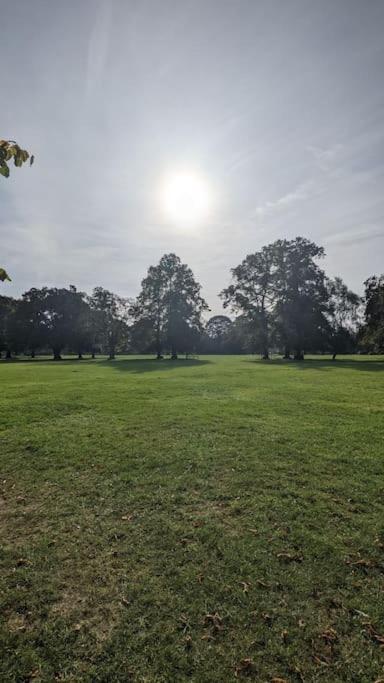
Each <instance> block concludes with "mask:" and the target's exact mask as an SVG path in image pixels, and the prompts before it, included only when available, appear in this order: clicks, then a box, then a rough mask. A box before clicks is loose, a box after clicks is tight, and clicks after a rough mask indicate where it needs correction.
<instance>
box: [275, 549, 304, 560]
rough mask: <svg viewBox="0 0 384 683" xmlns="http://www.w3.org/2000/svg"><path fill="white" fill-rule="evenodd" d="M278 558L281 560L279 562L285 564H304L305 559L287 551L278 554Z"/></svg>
mask: <svg viewBox="0 0 384 683" xmlns="http://www.w3.org/2000/svg"><path fill="white" fill-rule="evenodd" d="M277 557H278V558H279V560H282V561H283V562H302V561H303V559H304V558H303V556H302V555H297V554H294V553H288V552H285V551H283V552H281V553H277Z"/></svg>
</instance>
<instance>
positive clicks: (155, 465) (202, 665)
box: [0, 357, 384, 683]
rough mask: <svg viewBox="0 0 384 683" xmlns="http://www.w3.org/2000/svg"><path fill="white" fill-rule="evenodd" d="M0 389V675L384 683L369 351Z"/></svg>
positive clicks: (3, 376) (71, 367) (61, 371)
mask: <svg viewBox="0 0 384 683" xmlns="http://www.w3.org/2000/svg"><path fill="white" fill-rule="evenodd" d="M0 381H1V384H0V386H1V398H0V462H1V491H0V496H1V497H0V520H1V522H0V524H1V528H0V533H1V539H2V550H1V557H0V559H1V590H0V596H1V597H0V600H1V612H2V626H1V629H0V648H1V655H2V656H1V657H0V660H1V663H0V680H1V681H29V680H31V681H55V680H59V681H89V682H96V681H100V682H101V681H103V682H109V681H111V682H115V681H138V682H143V683H144V682H150V683H152V682H154V683H155V682H156V683H160V682H161V683H174V682H179V681H187V680H191V681H196V682H199V683H200V682H201V683H203V682H204V683H223V682H226V681H235V680H236V679H237V678H238V679H240V680H241V679H242V678H243V677H244V679H245V680H246V677H247V676H248V678H249V679H250V680H255V681H257V682H259V683H260V682H261V683H264V682H266V683H270V682H271V681H272V680H273V679H274V678H281V679H285V680H286V681H289V682H292V683H296V682H298V683H300V681H304V682H305V683H308V682H310V681H324V682H326V683H337V682H339V681H345V682H348V683H351V682H355V683H365V682H367V683H373V681H376V680H377V679H381V678H384V661H383V660H384V658H383V648H382V647H381V645H382V644H383V643H384V598H383V587H384V586H383V584H384V581H383V579H384V514H383V513H384V496H383V482H384V476H383V475H384V457H383V456H384V438H383V437H384V400H383V399H384V362H383V359H382V358H381V359H380V358H377V357H376V358H373V357H365V358H360V359H359V358H355V359H346V358H344V359H340V360H339V361H336V362H334V363H332V362H330V361H328V360H307V361H305V362H304V363H294V362H283V361H278V360H276V361H271V362H259V361H254V360H252V359H251V358H247V357H201V358H199V359H197V360H191V361H184V360H180V361H177V362H172V361H161V362H157V361H154V360H149V359H132V358H130V359H118V360H116V361H115V362H107V361H105V360H99V361H93V362H92V361H82V362H76V361H66V362H63V363H53V362H48V361H39V360H37V361H32V362H17V361H16V362H10V363H5V362H3V363H1V364H0ZM381 639H382V640H381Z"/></svg>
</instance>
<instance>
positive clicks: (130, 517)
mask: <svg viewBox="0 0 384 683" xmlns="http://www.w3.org/2000/svg"><path fill="white" fill-rule="evenodd" d="M121 519H122V520H123V522H132V520H133V515H122V517H121Z"/></svg>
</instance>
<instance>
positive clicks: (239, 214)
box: [0, 0, 384, 313]
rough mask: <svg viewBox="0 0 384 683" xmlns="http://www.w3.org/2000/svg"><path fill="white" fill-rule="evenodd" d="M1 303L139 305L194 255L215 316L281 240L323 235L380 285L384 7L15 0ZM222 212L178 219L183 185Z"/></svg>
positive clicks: (7, 14)
mask: <svg viewBox="0 0 384 683" xmlns="http://www.w3.org/2000/svg"><path fill="white" fill-rule="evenodd" d="M0 6H1V17H2V19H1V27H0V36H1V39H0V64H1V86H2V107H1V114H0V137H1V138H6V139H12V140H16V141H17V142H18V143H19V144H21V145H22V146H23V147H25V148H27V149H28V150H30V151H31V152H33V153H34V155H35V164H34V165H33V166H32V167H31V168H28V167H23V168H22V169H19V168H14V169H11V175H10V178H9V179H0V207H1V210H0V245H1V246H0V261H1V263H0V265H2V266H5V267H6V268H7V270H8V271H9V273H10V275H11V276H12V283H7V284H6V285H4V286H3V287H2V294H8V295H12V296H17V295H19V294H21V293H22V292H23V291H25V290H27V289H29V288H30V287H40V286H44V285H48V286H67V285H68V284H74V285H76V286H77V287H78V288H79V289H81V290H85V291H87V292H90V291H91V290H92V288H93V287H94V286H97V285H101V286H103V287H106V288H108V289H110V290H112V291H115V292H116V293H118V294H120V295H122V296H129V297H134V296H136V295H137V294H138V293H139V289H140V282H141V280H142V279H143V277H145V274H146V271H147V268H148V267H149V266H150V265H151V264H156V263H157V262H158V260H159V259H160V257H161V256H162V254H164V253H168V252H175V253H176V254H178V255H179V256H180V258H181V259H182V261H183V262H186V263H188V265H189V266H190V267H191V268H192V270H193V272H194V274H195V276H196V278H197V279H198V280H199V282H200V283H201V284H202V287H203V289H202V293H203V295H204V297H205V298H206V299H207V301H208V304H209V305H210V307H211V310H212V312H213V313H220V312H221V310H222V309H221V303H220V300H219V298H218V296H217V295H218V292H219V291H220V290H221V289H223V287H226V286H227V285H228V284H229V281H230V269H231V268H232V267H235V266H236V265H238V263H240V262H241V261H242V260H243V258H245V256H246V255H247V254H249V253H252V252H254V251H257V250H258V249H260V248H261V247H262V246H263V245H265V244H268V243H270V242H273V241H274V240H276V239H279V238H293V237H295V236H297V235H302V236H304V237H308V238H310V239H312V240H314V241H315V242H316V243H318V244H320V245H322V246H324V248H325V251H326V258H325V260H324V262H323V267H324V268H325V270H326V272H327V274H328V275H330V276H334V275H341V277H342V278H343V279H344V280H345V282H346V283H347V285H348V286H349V287H351V288H352V289H354V290H355V291H357V292H362V283H363V281H364V279H366V278H367V277H369V276H370V275H372V274H374V273H376V274H379V273H381V272H383V271H384V262H383V256H384V191H383V190H384V87H383V86H384V40H383V34H384V1H383V0H369V1H367V0H358V1H357V0H321V2H319V0H161V1H160V0H65V2H62V1H61V0H12V2H9V0H0ZM180 170H182V171H185V170H186V171H187V172H192V173H194V174H195V176H197V177H198V178H200V179H201V182H202V183H203V184H204V186H205V187H206V188H207V191H208V190H209V196H210V202H209V207H208V209H207V211H206V215H204V216H203V217H202V219H201V220H199V221H197V222H196V224H192V225H191V224H188V225H184V223H183V221H180V224H178V222H177V221H175V220H174V217H172V220H171V217H170V216H167V214H166V212H165V211H164V210H163V208H164V207H162V205H161V189H160V188H161V187H162V182H163V179H164V177H166V176H167V175H169V174H171V175H172V174H174V175H176V177H177V174H178V173H180Z"/></svg>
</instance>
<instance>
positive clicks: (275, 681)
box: [271, 677, 288, 683]
mask: <svg viewBox="0 0 384 683" xmlns="http://www.w3.org/2000/svg"><path fill="white" fill-rule="evenodd" d="M271 683H288V681H287V679H286V678H276V677H275V678H272V681H271Z"/></svg>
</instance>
